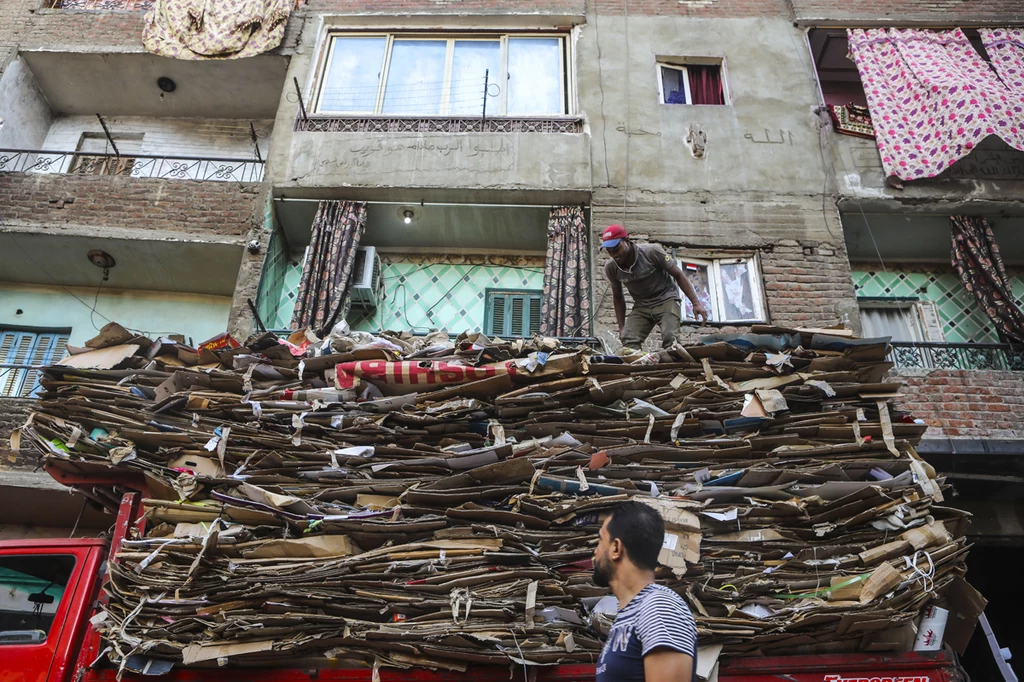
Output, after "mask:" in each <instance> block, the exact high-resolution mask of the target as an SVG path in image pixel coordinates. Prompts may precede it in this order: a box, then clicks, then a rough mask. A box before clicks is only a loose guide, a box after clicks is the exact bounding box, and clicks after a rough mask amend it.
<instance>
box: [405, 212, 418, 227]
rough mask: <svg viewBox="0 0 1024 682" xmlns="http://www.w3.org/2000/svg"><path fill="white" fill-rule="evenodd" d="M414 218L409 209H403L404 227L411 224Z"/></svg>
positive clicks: (414, 215)
mask: <svg viewBox="0 0 1024 682" xmlns="http://www.w3.org/2000/svg"><path fill="white" fill-rule="evenodd" d="M415 217H416V214H415V213H413V212H412V211H411V210H409V209H405V210H404V211H402V219H403V220H404V221H405V224H406V225H410V224H411V223H412V219H413V218H415Z"/></svg>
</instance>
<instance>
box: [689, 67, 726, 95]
mask: <svg viewBox="0 0 1024 682" xmlns="http://www.w3.org/2000/svg"><path fill="white" fill-rule="evenodd" d="M686 73H687V75H688V76H689V78H690V99H692V100H693V102H692V104H725V97H724V95H723V94H722V71H721V69H720V67H719V66H717V65H713V66H712V65H708V66H701V65H699V64H687V65H686Z"/></svg>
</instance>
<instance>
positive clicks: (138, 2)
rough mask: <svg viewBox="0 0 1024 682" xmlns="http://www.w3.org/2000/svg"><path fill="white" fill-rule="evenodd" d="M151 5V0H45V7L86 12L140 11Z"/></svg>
mask: <svg viewBox="0 0 1024 682" xmlns="http://www.w3.org/2000/svg"><path fill="white" fill-rule="evenodd" d="M152 6H153V0H46V3H45V5H44V7H45V8H46V9H63V10H84V11H86V12H140V11H145V10H148V9H149V8H150V7H152Z"/></svg>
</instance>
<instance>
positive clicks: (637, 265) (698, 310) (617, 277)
mask: <svg viewBox="0 0 1024 682" xmlns="http://www.w3.org/2000/svg"><path fill="white" fill-rule="evenodd" d="M601 248H602V249H605V250H606V251H608V255H609V256H611V260H609V261H608V263H607V264H606V265H605V267H604V272H605V275H607V276H608V281H609V282H610V283H611V288H612V303H613V305H614V306H615V321H616V322H618V324H619V340H620V341H621V342H622V345H623V346H624V347H625V348H629V349H636V350H639V348H640V346H641V345H643V342H644V340H645V339H646V338H647V337H648V335H649V334H650V333H651V331H653V330H654V325H655V324H657V325H659V326H660V327H661V345H662V347H663V348H671V347H672V344H673V342H674V341H675V337H676V333H677V332H678V331H679V315H680V310H681V307H680V304H681V302H682V301H681V299H680V298H679V289H682V290H683V293H685V294H686V297H687V298H688V299H690V302H691V303H693V317H694V318H695V319H696V320H698V321H700V322H701V323H704V322H706V321H707V318H708V313H707V310H705V308H704V306H703V305H702V304H701V302H700V301H699V300H698V299H697V293H696V292H695V291H694V290H693V285H692V284H690V280H688V279H686V275H684V274H683V271H682V270H680V269H679V266H678V265H676V264H675V263H674V262H673V261H672V257H671V256H669V254H667V253H665V250H664V249H662V248H661V247H660V246H658V245H657V244H634V243H633V242H632V241H630V239H629V233H628V232H626V228H624V227H623V226H622V225H609V226H608V227H607V228H606V229H605V231H604V232H603V233H602V234H601ZM623 284H625V285H626V288H627V289H629V295H630V296H632V297H633V309H632V310H630V311H629V316H628V317H627V316H626V299H625V298H624V297H623V295H622V285H623ZM677 285H678V286H677Z"/></svg>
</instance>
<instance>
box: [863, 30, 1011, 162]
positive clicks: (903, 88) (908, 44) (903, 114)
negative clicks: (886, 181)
mask: <svg viewBox="0 0 1024 682" xmlns="http://www.w3.org/2000/svg"><path fill="white" fill-rule="evenodd" d="M848 36H849V41H850V54H851V56H852V57H853V60H854V61H855V62H856V63H857V70H858V71H859V72H860V77H861V82H862V84H863V86H864V93H865V95H866V96H867V100H868V107H869V108H870V110H871V121H872V123H873V124H874V128H875V137H876V139H877V142H878V151H879V153H880V154H881V156H882V167H883V168H884V169H885V173H886V175H887V176H888V177H890V178H892V177H897V178H900V179H901V180H915V179H919V178H931V177H935V176H936V175H938V174H939V173H941V172H942V171H944V170H946V169H947V168H949V167H950V166H951V165H953V164H954V163H956V162H957V161H959V160H960V159H962V158H963V157H965V156H967V155H968V154H970V153H971V150H972V149H974V147H975V146H977V144H978V143H979V142H981V141H982V140H983V139H985V138H986V137H988V136H989V135H998V136H999V137H1001V138H1002V139H1003V141H1005V142H1006V143H1007V144H1008V145H1010V146H1011V147H1014V148H1016V149H1020V150H1024V128H1022V126H1021V120H1022V118H1024V98H1022V97H1021V96H1020V95H1019V94H1015V93H1013V92H1012V91H1011V90H1010V89H1009V88H1008V87H1007V86H1006V85H1004V84H1003V82H1002V81H1000V80H999V78H998V77H997V76H996V73H995V72H994V71H993V70H992V68H991V67H990V66H989V65H988V64H987V63H986V62H985V60H984V59H982V57H981V55H980V54H979V53H978V51H977V50H975V49H974V46H973V45H971V43H970V41H969V40H968V39H967V36H966V35H964V32H963V31H961V30H960V29H954V30H952V31H926V30H921V29H895V28H893V29H888V28H879V29H868V30H861V29H851V30H849V31H848Z"/></svg>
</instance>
